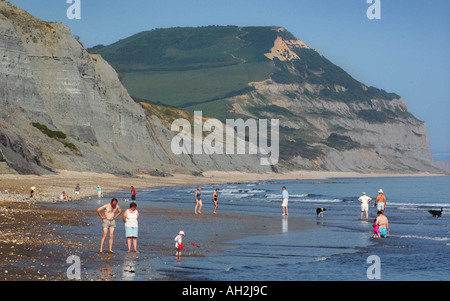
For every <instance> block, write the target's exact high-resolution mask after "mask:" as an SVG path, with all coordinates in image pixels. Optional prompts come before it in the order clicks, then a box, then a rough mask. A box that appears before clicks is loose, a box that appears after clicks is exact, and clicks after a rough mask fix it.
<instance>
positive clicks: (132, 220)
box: [123, 202, 139, 253]
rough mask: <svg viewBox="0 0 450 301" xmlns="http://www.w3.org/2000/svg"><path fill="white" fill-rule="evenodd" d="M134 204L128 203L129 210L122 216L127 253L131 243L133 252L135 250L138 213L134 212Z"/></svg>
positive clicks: (136, 251)
mask: <svg viewBox="0 0 450 301" xmlns="http://www.w3.org/2000/svg"><path fill="white" fill-rule="evenodd" d="M136 206H137V205H136V203H134V202H133V203H130V209H127V210H126V211H125V212H124V214H123V222H124V223H125V236H126V237H127V246H128V253H130V251H131V243H132V242H133V247H134V252H135V253H139V251H138V250H137V237H138V220H139V212H138V211H137V210H136Z"/></svg>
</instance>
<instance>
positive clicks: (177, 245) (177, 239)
mask: <svg viewBox="0 0 450 301" xmlns="http://www.w3.org/2000/svg"><path fill="white" fill-rule="evenodd" d="M183 236H184V231H183V230H181V231H180V232H178V235H177V236H176V237H175V238H174V241H175V249H177V253H176V254H175V255H176V256H181V250H182V249H183V247H184V245H183V242H182V241H183Z"/></svg>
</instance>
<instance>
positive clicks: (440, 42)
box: [9, 0, 450, 157]
mask: <svg viewBox="0 0 450 301" xmlns="http://www.w3.org/2000/svg"><path fill="white" fill-rule="evenodd" d="M80 1H81V19H80V20H69V19H68V18H67V15H66V11H67V9H68V8H69V6H70V4H67V3H66V0H45V1H44V0H41V1H37V0H9V2H11V3H12V4H15V5H17V6H19V7H21V8H23V9H25V10H27V11H28V12H30V13H31V14H32V15H34V16H36V17H38V18H40V19H43V20H46V21H57V22H62V23H64V24H66V25H67V26H69V27H70V28H71V30H72V33H73V34H74V35H78V36H80V38H81V42H82V43H83V44H84V45H85V46H86V47H92V46H95V45H97V44H104V45H108V44H111V43H113V42H116V41H117V40H119V39H123V38H126V37H128V36H130V35H133V34H135V33H138V32H141V31H144V30H150V29H153V28H165V27H175V26H206V25H240V26H247V25H261V26H271V25H277V26H283V27H285V28H286V29H287V30H289V31H290V32H291V33H293V34H294V35H295V36H296V37H297V38H299V39H301V40H302V41H304V42H305V43H306V44H308V45H309V46H310V47H312V48H314V49H316V50H317V51H319V52H320V53H321V54H323V55H324V56H325V57H327V58H328V59H330V60H331V61H332V62H333V63H335V64H337V65H338V66H340V67H342V68H343V69H344V70H346V71H347V72H348V73H350V74H351V75H352V76H353V77H355V78H356V79H357V80H359V81H361V82H363V83H364V84H366V85H371V86H375V87H377V88H381V89H384V90H386V91H388V92H395V93H397V94H399V95H401V96H402V98H403V99H404V101H405V103H406V105H407V106H408V108H409V109H410V111H411V112H412V113H413V114H414V115H415V116H416V117H417V118H419V119H420V120H422V121H425V122H426V123H427V128H428V135H429V139H430V146H431V149H432V152H433V153H450V130H449V129H450V121H449V119H450V118H449V117H450V85H449V84H450V21H449V20H450V16H449V15H450V1H448V0H433V1H426V0H379V1H380V3H381V19H380V20H369V19H368V18H367V16H366V11H367V9H368V8H369V6H370V5H371V4H368V3H367V2H366V1H367V0H289V1H287V0H272V1H268V0H165V1H153V0H80ZM44 3H45V4H44ZM449 157H450V156H449Z"/></svg>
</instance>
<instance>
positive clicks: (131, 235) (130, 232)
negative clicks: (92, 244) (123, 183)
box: [97, 198, 139, 253]
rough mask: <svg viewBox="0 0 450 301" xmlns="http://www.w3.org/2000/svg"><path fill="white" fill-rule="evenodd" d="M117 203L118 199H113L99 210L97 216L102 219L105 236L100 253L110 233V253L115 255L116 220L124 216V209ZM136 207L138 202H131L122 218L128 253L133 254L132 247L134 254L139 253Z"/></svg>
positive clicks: (103, 236) (101, 241) (137, 213)
mask: <svg viewBox="0 0 450 301" xmlns="http://www.w3.org/2000/svg"><path fill="white" fill-rule="evenodd" d="M117 203H118V201H117V199H115V198H113V199H112V200H111V202H109V203H108V204H105V205H103V206H100V207H99V208H98V209H97V214H98V215H99V216H100V218H101V219H102V228H103V235H102V238H101V240H100V253H101V252H103V244H104V243H105V240H106V236H107V235H108V231H109V252H110V253H114V251H113V250H112V246H113V241H114V230H115V228H116V218H118V217H119V216H120V215H121V214H122V209H120V207H119V205H118V204H117ZM136 207H137V205H136V202H131V203H130V208H129V209H127V210H125V212H124V213H123V216H122V219H123V222H124V223H125V237H126V238H127V247H128V253H130V252H131V245H133V248H134V252H135V253H139V251H138V250H137V238H138V221H139V212H138V211H137V209H136Z"/></svg>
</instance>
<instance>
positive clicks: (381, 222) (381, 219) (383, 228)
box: [375, 210, 389, 237]
mask: <svg viewBox="0 0 450 301" xmlns="http://www.w3.org/2000/svg"><path fill="white" fill-rule="evenodd" d="M377 215H378V216H377V219H376V221H375V222H376V223H377V224H378V231H379V232H380V237H387V236H388V235H389V221H388V219H387V217H386V216H384V215H383V212H382V211H380V210H378V212H377Z"/></svg>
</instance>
